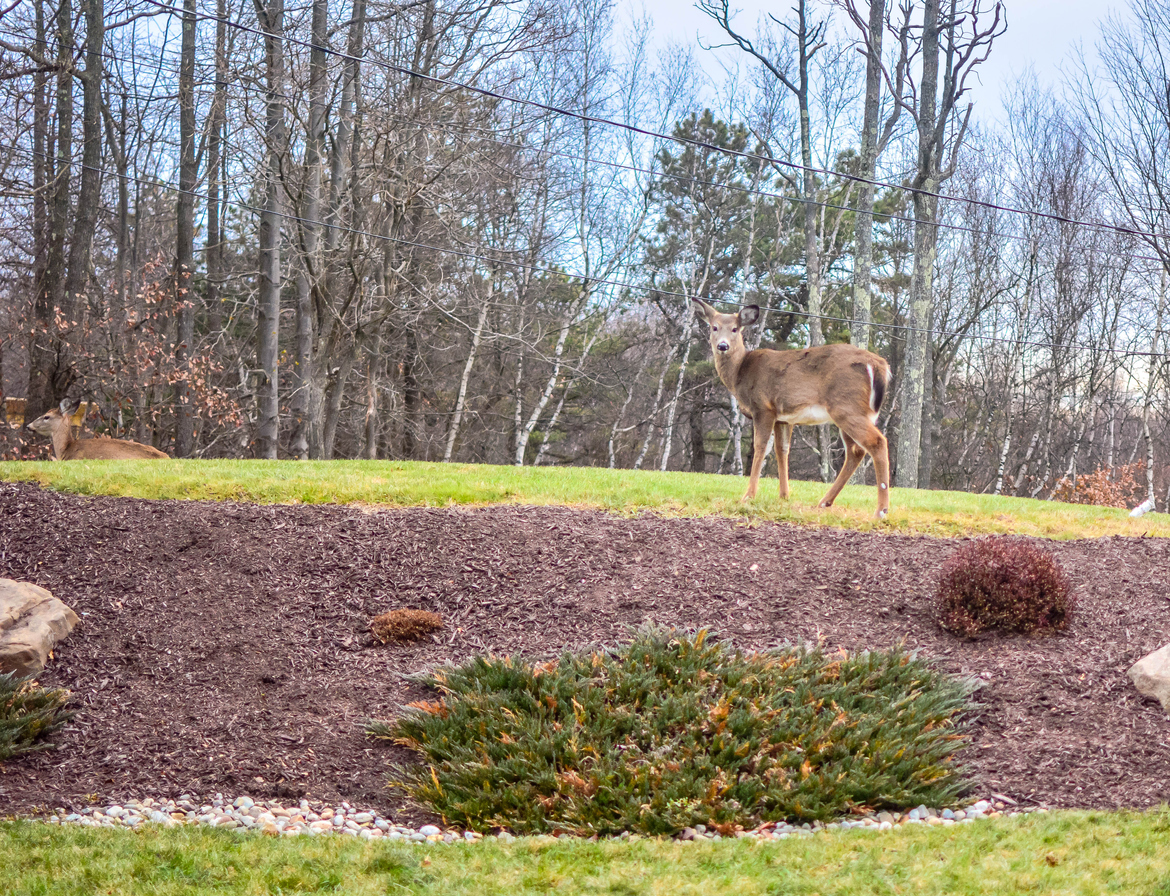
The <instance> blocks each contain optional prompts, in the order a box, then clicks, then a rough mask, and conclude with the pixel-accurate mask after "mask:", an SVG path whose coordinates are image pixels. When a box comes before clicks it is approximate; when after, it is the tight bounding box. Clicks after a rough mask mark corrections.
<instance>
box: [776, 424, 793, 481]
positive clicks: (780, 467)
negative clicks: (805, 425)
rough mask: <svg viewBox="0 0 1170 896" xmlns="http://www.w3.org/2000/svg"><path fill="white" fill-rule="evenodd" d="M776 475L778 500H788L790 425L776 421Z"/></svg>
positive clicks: (790, 445)
mask: <svg viewBox="0 0 1170 896" xmlns="http://www.w3.org/2000/svg"><path fill="white" fill-rule="evenodd" d="M772 429H773V433H774V434H775V436H776V474H777V475H778V476H779V477H780V500H781V501H787V500H788V451H789V449H790V448H791V447H792V424H791V423H784V422H782V421H780V420H777V421H776V425H775V426H774V427H772Z"/></svg>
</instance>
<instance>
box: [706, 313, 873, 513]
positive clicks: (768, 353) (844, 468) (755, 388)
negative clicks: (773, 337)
mask: <svg viewBox="0 0 1170 896" xmlns="http://www.w3.org/2000/svg"><path fill="white" fill-rule="evenodd" d="M695 302H696V303H697V304H698V305H699V307H700V308H701V309H702V311H701V313H702V315H703V317H705V318H706V320H707V323H708V324H710V327H711V352H712V354H713V355H714V356H715V370H716V371H717V372H718V374H719V379H721V380H722V381H723V385H725V386H726V387H727V388H728V391H730V392H731V394H732V395H734V396H735V398H736V400H737V401H738V402H739V409H740V410H741V411H742V412H743V414H744V416H745V417H747V418H748V419H750V420H751V421H752V433H753V451H752V475H751V479H750V480H749V481H748V488H747V493H746V494H745V495H744V496H743V500H744V501H750V500H751V499H752V498H754V497H755V496H756V489H757V488H759V484H760V469H761V468H762V467H763V465H764V451H765V449H767V447H768V436H769V435H771V434H772V433H773V432H774V433H775V436H776V467H777V472H778V473H779V475H780V497H781V498H787V497H788V450H789V448H790V446H791V444H792V427H793V426H797V425H802V426H816V425H818V424H821V423H828V422H829V421H830V420H831V421H832V422H833V423H836V424H837V428H838V429H840V430H841V439H842V441H843V442H844V443H845V463H844V464H842V465H841V472H840V473H838V474H837V479H836V480H835V481H834V482H833V485H832V487H831V488H830V489H829V492H828V494H826V495H825V497H824V498H822V499H821V503H820V506H821V507H831V506H832V504H833V502H834V501H835V500H836V499H837V495H839V494H840V493H841V489H843V488H844V487H845V483H846V482H848V481H849V477H850V476H852V475H853V471H854V470H856V469H857V466H858V464H860V463H861V461H862V460H863V459H864V457H865V455H866V454H868V455H869V456H870V457H872V458H873V469H874V473H875V474H876V475H877V489H878V506H877V516H878V517H879V518H881V517H884V516H885V515H886V514H887V513H888V512H889V509H890V453H889V448H888V446H887V444H886V437H885V436H884V435H882V433H881V430H880V429H878V428H877V427H876V426H875V425H874V423H875V422H876V421H877V416H878V411H879V410H881V407H882V400H883V399H884V398H885V394H886V388H887V387H888V386H889V382H890V365H889V364H887V363H886V362H885V359H884V358H881V357H879V356H878V355H875V354H873V353H872V352H867V351H866V350H865V349H862V348H858V347H857V346H854V345H821V346H817V347H816V348H806V349H797V350H795V351H785V352H779V351H775V350H773V349H767V348H760V349H756V350H755V351H750V352H749V351H748V350H747V348H746V346H744V344H743V328H744V327H747V326H750V325H752V324H754V323H755V322H756V321H757V320H758V319H759V316H760V307H759V305H748V306H747V307H746V308H744V309H742V310H741V311H740V312H739V313H738V314H720V313H719V312H718V311H716V310H715V308H713V307H712V306H711V305H708V304H707V303H706V302H704V301H703V300H701V299H695Z"/></svg>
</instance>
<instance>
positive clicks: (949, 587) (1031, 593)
mask: <svg viewBox="0 0 1170 896" xmlns="http://www.w3.org/2000/svg"><path fill="white" fill-rule="evenodd" d="M937 601H938V610H939V622H940V623H941V624H942V627H943V628H945V629H946V630H947V631H951V632H954V633H955V634H959V635H974V634H976V633H978V632H981V631H986V630H987V629H992V628H998V629H1003V630H1004V631H1009V632H1023V633H1025V634H1028V633H1031V632H1037V631H1045V630H1050V631H1056V630H1059V629H1062V628H1064V627H1065V626H1066V625H1068V621H1069V617H1070V616H1071V614H1072V609H1073V596H1072V588H1071V586H1070V585H1069V581H1068V578H1067V576H1065V574H1064V570H1062V569H1061V568H1060V565H1059V564H1058V563H1057V562H1056V558H1055V557H1053V556H1052V554H1050V553H1049V552H1048V551H1045V550H1043V549H1042V548H1038V547H1035V546H1033V545H1031V544H1028V543H1027V542H1025V541H1020V540H1017V539H1011V538H983V539H979V540H978V541H973V542H970V543H969V544H965V545H963V546H962V547H961V548H959V549H958V550H957V551H955V553H954V554H952V555H951V557H950V559H949V560H947V562H946V565H945V566H944V567H943V572H942V578H941V579H940V580H939V584H938V592H937Z"/></svg>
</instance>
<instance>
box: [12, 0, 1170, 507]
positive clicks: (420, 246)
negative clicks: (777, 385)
mask: <svg viewBox="0 0 1170 896" xmlns="http://www.w3.org/2000/svg"><path fill="white" fill-rule="evenodd" d="M698 5H699V6H700V7H701V8H702V9H703V10H704V11H705V12H706V13H707V14H708V15H709V16H711V18H712V19H713V20H714V21H715V22H717V23H719V25H720V26H721V27H722V29H723V31H724V33H725V34H726V41H727V42H728V43H729V44H730V45H732V46H733V47H735V48H737V52H738V53H739V55H740V57H741V58H742V67H741V68H740V69H739V70H738V72H737V73H736V74H735V75H733V76H731V77H729V79H728V82H727V83H726V84H724V85H720V86H718V87H717V88H713V87H712V85H709V84H706V83H704V74H703V69H702V67H701V66H700V65H699V64H698V63H697V62H696V58H695V54H699V53H702V52H704V50H703V49H702V48H700V47H699V46H694V47H673V48H670V49H669V50H663V49H662V48H659V47H655V46H654V44H653V43H652V42H651V40H650V36H651V30H650V29H651V25H650V24H649V23H646V24H642V25H638V26H636V27H633V28H629V27H626V26H625V25H619V24H618V23H619V20H620V17H619V15H618V12H619V10H617V9H615V4H614V3H613V2H609V0H450V2H437V0H403V2H385V0H305V2H303V3H302V4H299V5H288V6H286V5H285V0H243V2H241V0H214V2H213V0H199V2H196V0H58V2H55V3H54V2H52V0H10V2H9V3H8V4H6V5H5V6H4V7H3V9H2V10H0V92H2V100H0V119H2V120H0V131H2V132H3V133H4V134H5V138H4V139H3V140H0V209H2V213H0V395H2V396H3V397H4V398H5V399H6V401H7V404H8V408H9V412H10V413H9V419H10V421H11V422H17V420H18V419H19V414H18V412H20V411H22V412H23V414H24V415H25V417H26V418H31V416H33V415H36V414H39V413H40V412H42V411H43V410H45V409H46V408H48V407H50V406H53V405H55V404H56V403H57V402H58V401H60V400H61V399H62V398H64V397H76V396H81V397H84V398H85V399H87V400H89V402H90V405H89V416H88V420H87V425H88V426H89V428H90V429H92V430H96V431H97V432H101V433H104V434H109V435H114V436H118V437H124V438H132V439H136V440H138V441H142V442H147V443H150V444H153V445H155V446H157V447H160V448H162V449H163V450H165V451H167V452H168V453H170V454H172V455H174V456H179V457H196V456H198V457H282V458H283V457H288V458H335V457H365V458H407V459H418V460H432V461H460V462H464V461H474V462H485V463H497V464H543V465H582V466H610V467H615V466H616V467H633V468H643V469H662V470H668V469H669V470H696V471H707V472H719V473H728V474H742V472H743V469H744V466H745V462H747V463H750V451H751V447H750V446H751V432H750V422H746V421H745V420H744V419H743V417H742V416H741V415H740V414H739V411H738V408H736V407H735V405H734V403H733V402H732V401H731V399H730V397H729V396H728V394H727V390H726V389H724V387H723V386H722V384H720V383H719V382H718V380H717V379H716V378H715V375H714V369H713V365H712V363H711V358H710V350H709V348H708V347H707V345H706V338H705V336H704V334H703V333H702V332H701V330H700V328H699V327H698V325H697V323H696V321H695V318H694V315H693V311H692V303H691V302H690V301H689V297H690V296H692V295H695V296H701V297H703V298H705V299H706V300H708V301H711V302H714V303H716V304H720V303H724V304H726V305H727V306H734V305H737V304H750V303H757V304H759V305H761V306H762V307H763V308H764V311H765V313H764V315H763V320H762V323H761V325H760V326H758V327H756V328H754V329H753V331H752V332H750V333H749V337H748V338H749V342H750V343H751V344H752V345H765V346H774V347H793V348H795V347H802V346H806V345H810V344H811V345H817V344H821V343H824V342H836V341H853V342H854V343H856V344H858V345H863V346H867V347H869V348H871V349H872V350H874V351H876V352H879V353H880V354H882V355H883V356H884V357H886V358H887V359H888V360H889V361H890V363H891V366H892V370H893V381H894V388H893V393H892V396H891V398H890V399H888V400H887V403H886V407H885V408H884V411H883V414H882V417H881V420H880V421H879V425H880V426H881V427H882V428H883V430H884V431H885V432H886V433H887V435H888V436H889V438H890V445H891V453H892V460H893V464H894V470H895V484H896V485H900V486H911V487H914V486H920V487H931V488H944V489H961V490H965V491H972V492H994V493H1003V494H1019V495H1031V496H1039V497H1059V498H1062V499H1073V500H1081V501H1091V502H1095V503H1109V504H1122V503H1126V502H1128V503H1131V504H1132V503H1136V502H1137V501H1138V500H1141V499H1142V498H1143V497H1146V496H1154V497H1155V498H1156V499H1157V501H1158V506H1159V509H1163V508H1165V506H1166V502H1167V500H1168V499H1170V491H1168V490H1170V475H1168V473H1167V469H1166V467H1167V463H1168V462H1170V457H1168V455H1167V450H1166V447H1165V446H1166V444H1167V440H1166V436H1167V426H1168V424H1170V417H1168V402H1167V397H1168V395H1167V392H1168V386H1170V383H1168V381H1167V376H1166V366H1165V359H1166V357H1167V355H1166V352H1167V345H1166V334H1165V332H1164V318H1165V315H1166V307H1165V306H1166V271H1167V269H1168V268H1170V243H1168V240H1167V235H1166V234H1167V229H1166V221H1165V220H1164V216H1166V215H1167V213H1168V212H1170V169H1168V168H1167V165H1168V164H1170V91H1168V90H1167V75H1166V68H1165V65H1166V62H1165V60H1166V57H1167V55H1168V51H1170V0H1132V5H1131V7H1130V8H1129V9H1127V10H1125V11H1124V12H1122V13H1118V14H1117V15H1116V16H1114V17H1113V18H1108V19H1106V20H1105V21H1103V23H1102V26H1101V32H1100V37H1099V42H1098V45H1097V55H1098V61H1094V63H1093V64H1092V65H1091V66H1090V65H1089V64H1088V63H1085V62H1080V63H1079V70H1078V71H1077V72H1076V73H1075V76H1073V77H1069V78H1068V81H1067V86H1066V87H1065V88H1064V89H1063V90H1062V91H1060V92H1048V91H1043V90H1040V89H1039V88H1037V87H1036V86H1034V85H1032V84H1030V83H1027V82H1026V81H1023V82H1020V83H1019V84H1018V85H1017V88H1016V90H1015V92H1014V94H1013V95H1012V96H1011V97H1009V98H1008V99H1007V100H1006V101H1005V106H1006V108H1007V114H1006V116H1004V119H1003V121H1002V122H1001V123H999V124H997V125H995V126H994V127H993V126H991V125H989V124H986V123H983V121H984V120H983V119H982V118H980V116H979V115H978V114H977V110H973V108H972V105H971V104H970V103H969V91H968V86H969V84H970V83H971V82H972V81H973V79H974V78H976V77H977V76H978V72H979V66H980V64H981V63H983V62H984V61H986V59H987V58H988V56H989V54H993V53H995V51H996V45H995V41H996V38H997V37H998V36H1000V35H1001V34H1003V33H1004V30H1005V29H1006V28H1008V27H1010V22H1009V20H1008V16H1007V12H1008V11H1010V9H1009V10H1007V11H1005V9H1004V8H1003V7H1002V6H999V5H993V4H992V3H990V2H987V0H982V2H981V0H965V2H959V0H951V2H949V3H945V2H944V3H941V4H940V2H939V0H903V2H901V3H900V5H893V4H891V3H888V2H885V0H874V2H873V3H869V4H867V3H865V2H864V0H835V2H832V3H828V2H818V0H791V4H776V8H775V10H774V11H773V14H772V15H771V16H765V17H762V18H761V19H760V20H759V21H758V22H750V21H747V20H746V18H745V17H743V16H740V17H736V16H735V15H734V8H731V9H729V7H728V4H727V3H726V2H717V0H700V3H699V4H698ZM1072 69H1077V64H1076V63H1075V61H1074V64H1073V65H1072ZM12 399H25V401H24V402H23V403H22V402H20V401H12ZM42 442H43V440H40V441H38V440H36V439H35V437H34V438H32V440H31V441H29V439H28V438H26V436H25V434H23V433H22V432H21V431H20V430H18V429H16V428H14V427H4V426H2V425H0V452H2V453H3V455H4V456H5V457H39V456H45V454H46V451H47V446H45V445H44V444H42ZM840 453H841V446H840V441H839V439H838V438H837V437H836V431H835V430H830V428H829V427H827V426H825V427H800V428H798V429H797V436H796V438H795V439H794V443H793V455H792V469H793V475H794V476H796V477H797V478H829V476H830V471H831V470H833V469H835V468H836V467H837V465H838V464H839V463H840ZM865 472H868V475H869V476H870V479H871V481H872V470H868V471H863V474H864V473H865Z"/></svg>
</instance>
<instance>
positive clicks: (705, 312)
mask: <svg viewBox="0 0 1170 896" xmlns="http://www.w3.org/2000/svg"><path fill="white" fill-rule="evenodd" d="M691 301H692V302H694V303H695V304H696V305H698V306H699V314H701V315H702V316H703V317H704V318H706V319H707V320H711V317H712V315H715V314H718V313H719V312H718V311H716V310H715V308H714V307H713V306H711V305H708V304H707V303H706V302H704V301H703V300H702V299H698V298H692V299H691Z"/></svg>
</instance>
